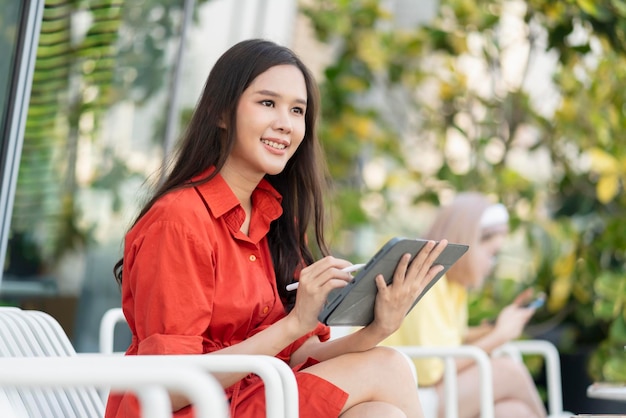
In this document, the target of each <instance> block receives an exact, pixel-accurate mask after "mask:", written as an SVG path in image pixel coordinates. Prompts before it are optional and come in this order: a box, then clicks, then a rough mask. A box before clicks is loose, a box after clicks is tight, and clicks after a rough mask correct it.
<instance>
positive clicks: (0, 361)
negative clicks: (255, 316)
mask: <svg viewBox="0 0 626 418" xmlns="http://www.w3.org/2000/svg"><path fill="white" fill-rule="evenodd" d="M137 357H139V356H137ZM0 370H2V373H0V386H9V387H24V386H26V387H75V386H109V387H111V388H112V389H116V390H131V391H133V392H136V393H137V395H138V397H139V400H140V402H141V405H142V414H143V415H144V416H149V417H159V418H162V417H171V416H172V413H171V405H170V401H169V396H168V395H167V392H166V389H167V390H171V391H177V392H180V393H183V394H185V395H186V396H188V398H189V399H190V401H191V402H192V403H193V405H194V408H195V411H196V414H197V416H198V417H206V418H208V417H223V418H227V417H228V415H229V412H228V404H227V402H226V397H225V395H224V390H223V389H222V387H221V386H220V384H219V383H218V382H217V380H216V379H215V378H214V377H212V376H210V375H209V374H207V373H203V372H201V371H198V370H197V369H194V368H192V367H180V365H174V364H164V362H163V359H162V358H161V357H159V358H154V359H149V360H142V361H141V362H138V361H136V358H135V357H134V356H133V357H130V356H128V357H119V356H97V355H89V356H71V357H12V358H8V357H5V358H0Z"/></svg>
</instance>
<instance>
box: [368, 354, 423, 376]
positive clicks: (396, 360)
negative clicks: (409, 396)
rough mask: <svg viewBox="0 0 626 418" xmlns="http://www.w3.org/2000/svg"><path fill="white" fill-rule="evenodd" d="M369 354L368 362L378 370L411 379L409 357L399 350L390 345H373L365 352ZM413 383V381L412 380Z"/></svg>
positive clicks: (411, 371) (411, 372)
mask: <svg viewBox="0 0 626 418" xmlns="http://www.w3.org/2000/svg"><path fill="white" fill-rule="evenodd" d="M366 353H367V354H368V355H369V356H371V361H372V362H373V363H370V364H372V365H375V366H376V368H377V369H378V372H381V371H384V372H388V373H390V374H392V375H393V376H396V377H399V378H405V379H406V378H410V379H411V380H412V381H413V370H412V364H411V362H410V359H408V358H407V356H406V355H404V354H402V353H401V352H400V351H398V350H396V349H394V348H391V347H383V346H380V347H374V348H372V349H371V350H369V351H367V352H366ZM413 383H415V382H414V381H413Z"/></svg>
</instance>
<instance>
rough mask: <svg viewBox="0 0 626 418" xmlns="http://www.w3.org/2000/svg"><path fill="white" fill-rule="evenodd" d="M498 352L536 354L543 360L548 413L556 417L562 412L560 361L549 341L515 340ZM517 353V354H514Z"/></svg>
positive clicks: (557, 352)
mask: <svg viewBox="0 0 626 418" xmlns="http://www.w3.org/2000/svg"><path fill="white" fill-rule="evenodd" d="M498 350H502V351H503V352H505V353H514V354H513V355H519V354H522V355H523V354H538V355H541V356H542V357H543V358H544V361H545V368H546V385H547V388H548V413H549V415H555V416H558V415H559V414H561V413H562V412H563V386H562V381H561V359H560V357H559V351H558V350H557V348H556V347H555V345H554V344H552V343H551V342H549V341H545V340H517V341H511V342H508V343H506V344H504V345H503V346H502V347H500V348H499V349H498ZM516 352H517V354H515V353H516Z"/></svg>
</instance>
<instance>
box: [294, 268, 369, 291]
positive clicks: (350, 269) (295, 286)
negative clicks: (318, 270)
mask: <svg viewBox="0 0 626 418" xmlns="http://www.w3.org/2000/svg"><path fill="white" fill-rule="evenodd" d="M363 267H365V264H353V265H351V266H348V267H345V268H342V269H341V271H345V272H346V273H352V272H353V271H357V270H360V269H362V268H363ZM299 283H300V282H295V283H289V284H288V285H287V287H286V288H285V289H287V291H288V292H291V291H292V290H296V289H297V288H298V284H299Z"/></svg>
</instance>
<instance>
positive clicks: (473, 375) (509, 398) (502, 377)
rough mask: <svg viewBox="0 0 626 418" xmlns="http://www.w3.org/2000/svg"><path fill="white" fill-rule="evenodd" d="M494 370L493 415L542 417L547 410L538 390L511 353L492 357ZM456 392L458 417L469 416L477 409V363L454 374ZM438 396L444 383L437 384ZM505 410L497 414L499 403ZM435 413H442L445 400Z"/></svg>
mask: <svg viewBox="0 0 626 418" xmlns="http://www.w3.org/2000/svg"><path fill="white" fill-rule="evenodd" d="M491 367H492V373H493V398H494V403H495V405H496V408H495V411H496V417H498V416H502V417H515V416H524V417H528V418H533V417H537V418H539V417H545V416H546V410H545V408H544V406H543V403H542V401H541V398H540V397H539V394H538V393H537V389H536V387H535V384H534V382H533V380H532V378H531V376H530V374H529V373H528V370H527V369H526V366H525V365H524V364H522V363H519V362H518V361H516V360H514V359H511V358H510V357H504V356H503V357H496V358H492V359H491ZM457 379H458V395H459V405H460V406H459V418H472V417H476V416H478V415H479V413H480V397H479V390H480V386H479V384H478V383H477V382H479V372H478V366H475V365H474V366H470V367H468V368H466V369H464V370H462V371H461V372H460V373H459V375H458V376H457ZM436 389H437V394H438V395H439V399H444V398H443V383H439V384H437V386H436ZM500 403H505V404H503V406H502V409H503V410H506V411H507V413H506V414H505V415H498V414H497V411H498V407H497V406H498V405H499V404H500ZM439 405H440V407H439V411H438V416H439V417H440V418H443V417H444V416H445V404H444V402H440V403H439ZM516 405H517V406H519V407H520V408H522V407H523V409H522V412H520V413H515V412H513V408H514V407H515V406H516Z"/></svg>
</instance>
